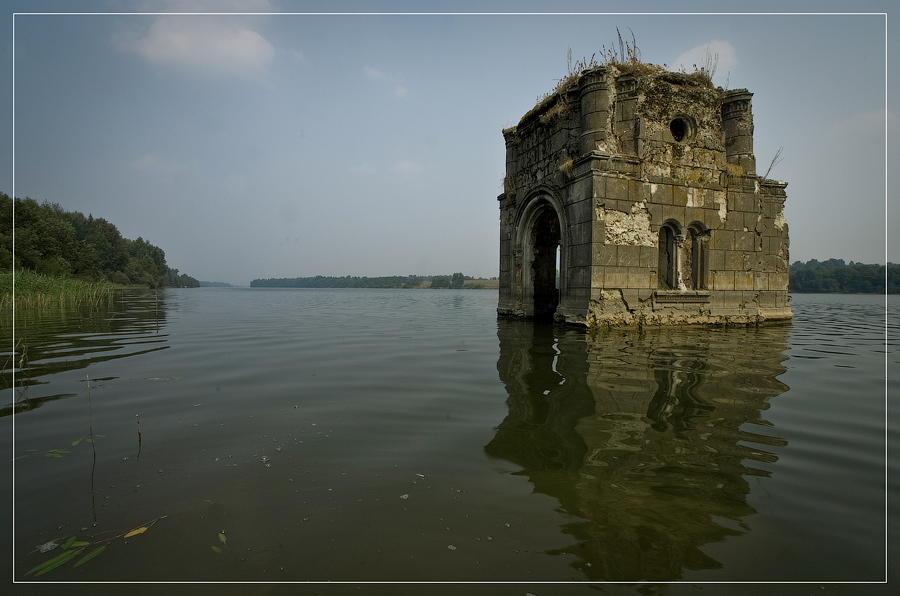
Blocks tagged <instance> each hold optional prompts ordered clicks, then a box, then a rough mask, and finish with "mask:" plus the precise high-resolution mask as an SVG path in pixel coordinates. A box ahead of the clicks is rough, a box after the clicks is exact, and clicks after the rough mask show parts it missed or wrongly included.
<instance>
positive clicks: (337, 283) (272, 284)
mask: <svg viewBox="0 0 900 596" xmlns="http://www.w3.org/2000/svg"><path fill="white" fill-rule="evenodd" d="M465 279H466V276H464V275H463V274H462V273H454V274H453V275H435V276H432V277H425V276H420V275H407V276H405V277H404V276H400V275H394V276H387V277H351V276H349V275H348V276H346V277H331V276H325V275H316V276H315V277H280V278H270V279H254V280H253V281H251V282H250V287H251V288H395V289H402V288H421V287H424V284H425V283H426V282H428V281H430V282H431V287H432V288H462V287H463V282H464V281H465Z"/></svg>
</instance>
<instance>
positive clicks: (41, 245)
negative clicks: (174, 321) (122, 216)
mask: <svg viewBox="0 0 900 596" xmlns="http://www.w3.org/2000/svg"><path fill="white" fill-rule="evenodd" d="M14 211H15V259H14V258H13V215H14ZM13 270H15V272H16V300H17V302H16V304H17V305H19V304H22V305H26V302H20V298H24V297H26V296H29V295H30V296H35V297H36V298H34V299H35V300H37V302H36V304H37V303H44V302H46V300H51V301H53V300H57V299H63V297H67V298H65V299H67V300H68V299H70V298H71V297H73V296H94V295H98V294H102V293H104V292H107V291H108V290H109V288H111V287H116V286H118V287H122V286H138V287H145V288H161V287H169V286H187V287H197V286H199V282H198V281H197V280H196V279H194V278H192V277H190V276H188V275H184V274H179V273H178V270H177V269H172V268H170V267H169V266H168V265H167V264H166V255H165V253H164V252H163V250H162V249H161V248H159V247H156V246H154V245H152V244H150V243H149V242H147V241H145V240H144V239H143V238H140V237H139V238H138V239H137V240H129V239H127V238H123V237H122V235H121V234H120V233H119V230H118V229H117V228H116V226H114V225H113V224H111V223H109V222H108V221H106V220H105V219H102V218H96V219H95V218H94V217H93V216H92V215H88V216H87V217H85V216H84V214H82V213H79V212H77V211H66V210H64V209H63V208H62V207H60V206H59V204H57V203H48V202H44V203H42V204H38V202H37V201H35V200H34V199H30V198H28V197H26V198H25V199H19V198H17V199H15V200H13V199H12V198H10V197H9V196H8V195H7V194H5V193H0V272H5V277H4V278H3V279H4V280H9V283H8V285H9V289H8V290H7V289H5V286H4V289H0V297H2V299H4V300H11V296H12V281H11V280H12V271H13ZM40 296H43V297H45V298H37V297H40ZM51 296H55V297H56V298H46V297H51ZM79 299H80V298H79Z"/></svg>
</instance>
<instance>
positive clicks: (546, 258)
mask: <svg viewBox="0 0 900 596" xmlns="http://www.w3.org/2000/svg"><path fill="white" fill-rule="evenodd" d="M532 234H533V238H534V244H533V246H534V260H533V261H532V262H531V271H532V281H533V283H534V317H535V318H536V319H547V318H553V315H554V314H556V308H557V307H558V306H559V286H558V281H557V280H558V275H559V269H558V263H559V252H560V246H559V240H560V225H559V217H558V216H557V215H556V211H555V210H554V209H553V208H552V207H550V206H549V205H548V206H547V207H546V208H545V209H544V211H543V213H541V214H540V215H539V216H538V217H537V219H536V220H535V222H534V228H533V229H532Z"/></svg>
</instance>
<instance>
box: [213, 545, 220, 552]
mask: <svg viewBox="0 0 900 596" xmlns="http://www.w3.org/2000/svg"><path fill="white" fill-rule="evenodd" d="M212 549H213V551H215V552H217V553H221V552H222V549H221V548H219V547H218V546H214V547H212Z"/></svg>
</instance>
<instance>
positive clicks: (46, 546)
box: [35, 540, 59, 553]
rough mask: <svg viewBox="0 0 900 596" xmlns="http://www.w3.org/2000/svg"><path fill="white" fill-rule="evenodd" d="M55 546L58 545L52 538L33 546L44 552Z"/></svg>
mask: <svg viewBox="0 0 900 596" xmlns="http://www.w3.org/2000/svg"><path fill="white" fill-rule="evenodd" d="M57 546H59V545H58V544H56V542H54V541H53V540H51V541H50V542H45V543H44V544H41V545H39V546H36V547H35V548H37V549H38V550H39V551H41V552H42V553H46V552H48V551H51V550H53V549H54V548H56V547H57Z"/></svg>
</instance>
